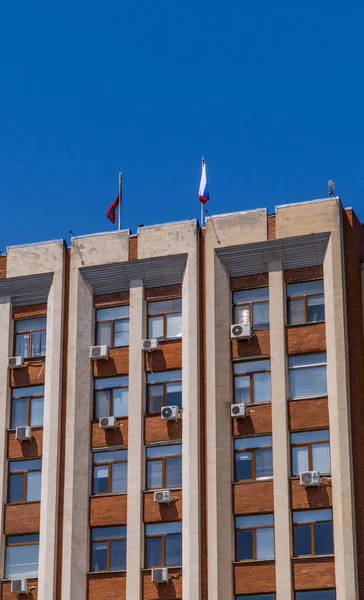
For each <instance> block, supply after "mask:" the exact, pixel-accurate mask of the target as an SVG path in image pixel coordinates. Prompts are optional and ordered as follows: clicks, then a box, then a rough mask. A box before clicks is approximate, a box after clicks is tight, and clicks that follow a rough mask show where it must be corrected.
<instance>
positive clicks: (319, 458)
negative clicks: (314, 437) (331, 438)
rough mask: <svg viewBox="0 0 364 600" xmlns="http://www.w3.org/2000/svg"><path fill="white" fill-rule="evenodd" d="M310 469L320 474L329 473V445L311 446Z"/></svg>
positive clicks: (327, 443)
mask: <svg viewBox="0 0 364 600" xmlns="http://www.w3.org/2000/svg"><path fill="white" fill-rule="evenodd" d="M312 468H313V469H314V470H317V471H320V473H330V471H331V467H330V444H329V442H325V443H324V444H314V445H313V446H312Z"/></svg>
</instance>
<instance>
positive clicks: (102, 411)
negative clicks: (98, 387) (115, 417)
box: [94, 390, 110, 419]
mask: <svg viewBox="0 0 364 600" xmlns="http://www.w3.org/2000/svg"><path fill="white" fill-rule="evenodd" d="M109 416H110V392H109V391H108V390H106V391H99V392H96V394H95V415H94V417H95V419H98V418H99V417H109Z"/></svg>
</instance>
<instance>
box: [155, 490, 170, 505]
mask: <svg viewBox="0 0 364 600" xmlns="http://www.w3.org/2000/svg"><path fill="white" fill-rule="evenodd" d="M154 502H158V504H170V503H171V502H172V492H171V491H170V490H160V491H158V492H154Z"/></svg>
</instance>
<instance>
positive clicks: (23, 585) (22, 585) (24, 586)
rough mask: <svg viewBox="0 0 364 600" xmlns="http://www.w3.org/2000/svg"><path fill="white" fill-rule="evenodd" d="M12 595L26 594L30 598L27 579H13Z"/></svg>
mask: <svg viewBox="0 0 364 600" xmlns="http://www.w3.org/2000/svg"><path fill="white" fill-rule="evenodd" d="M11 593H12V594H17V595H19V594H26V595H27V596H28V582H27V580H26V579H13V580H12V582H11Z"/></svg>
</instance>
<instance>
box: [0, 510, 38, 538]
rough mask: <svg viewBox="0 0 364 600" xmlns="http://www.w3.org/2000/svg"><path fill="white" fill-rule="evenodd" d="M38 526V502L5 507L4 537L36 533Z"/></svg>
mask: <svg viewBox="0 0 364 600" xmlns="http://www.w3.org/2000/svg"><path fill="white" fill-rule="evenodd" d="M39 526H40V502H30V503H29V504H10V505H7V506H5V525H4V528H5V529H4V533H5V534H6V535H16V534H23V533H24V534H25V533H36V532H37V531H39Z"/></svg>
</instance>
